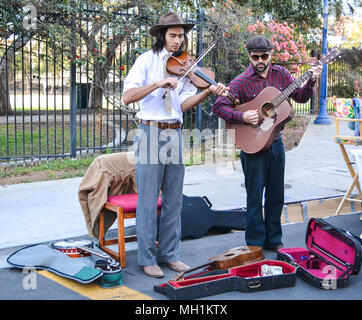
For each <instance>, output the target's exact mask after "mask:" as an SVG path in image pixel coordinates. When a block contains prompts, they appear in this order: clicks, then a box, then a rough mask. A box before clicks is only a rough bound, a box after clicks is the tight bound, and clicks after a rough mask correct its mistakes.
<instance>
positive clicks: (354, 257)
mask: <svg viewBox="0 0 362 320" xmlns="http://www.w3.org/2000/svg"><path fill="white" fill-rule="evenodd" d="M305 242H306V246H307V248H298V247H295V248H282V249H279V250H278V259H279V260H283V261H287V262H289V263H291V264H293V265H295V266H297V267H298V269H297V275H298V276H299V277H300V278H301V279H303V280H304V281H306V282H307V283H309V284H311V285H312V286H314V287H317V288H321V289H337V288H342V287H346V286H347V285H348V281H349V276H350V275H356V274H358V272H359V270H360V267H361V242H360V241H359V240H358V239H357V238H356V237H354V236H353V235H351V234H350V233H348V232H347V231H344V230H341V229H339V228H336V227H334V226H333V225H331V224H329V223H327V222H326V221H324V220H322V219H317V218H311V219H310V220H309V222H308V227H307V232H306V237H305Z"/></svg>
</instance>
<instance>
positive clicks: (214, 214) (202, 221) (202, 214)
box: [157, 195, 246, 239]
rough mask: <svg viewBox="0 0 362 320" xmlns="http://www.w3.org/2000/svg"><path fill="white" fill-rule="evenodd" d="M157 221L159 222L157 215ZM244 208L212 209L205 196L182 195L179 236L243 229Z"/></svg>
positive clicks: (186, 236)
mask: <svg viewBox="0 0 362 320" xmlns="http://www.w3.org/2000/svg"><path fill="white" fill-rule="evenodd" d="M157 218H158V223H159V216H158V217H157ZM245 227H246V209H245V208H235V209H228V210H214V209H212V203H211V201H210V200H209V199H208V198H207V197H206V196H203V197H188V196H185V195H183V203H182V211H181V238H182V239H184V238H202V237H204V236H206V235H207V234H208V233H228V232H230V231H231V230H245Z"/></svg>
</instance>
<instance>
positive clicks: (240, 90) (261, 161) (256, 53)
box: [213, 36, 322, 250]
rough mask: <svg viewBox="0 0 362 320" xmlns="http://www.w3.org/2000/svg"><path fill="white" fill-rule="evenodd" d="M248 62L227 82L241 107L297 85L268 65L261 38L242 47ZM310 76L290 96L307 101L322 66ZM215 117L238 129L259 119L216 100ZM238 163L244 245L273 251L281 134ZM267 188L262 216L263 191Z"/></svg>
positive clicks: (280, 198) (268, 47) (269, 47)
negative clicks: (243, 200)
mask: <svg viewBox="0 0 362 320" xmlns="http://www.w3.org/2000/svg"><path fill="white" fill-rule="evenodd" d="M246 48H247V50H248V55H249V59H250V65H249V67H248V69H247V70H246V71H245V72H243V73H242V74H240V75H238V76H237V77H236V78H235V79H234V80H232V81H231V82H230V84H229V86H228V87H229V88H230V89H229V93H230V94H231V95H233V96H234V98H236V99H239V101H240V103H241V104H243V103H246V102H248V101H250V100H252V99H254V98H255V97H256V96H257V95H258V94H259V93H260V92H261V91H262V90H263V89H264V88H266V87H270V86H271V87H275V88H277V89H279V90H280V91H282V90H284V89H285V88H286V87H288V86H289V85H290V84H291V83H293V82H294V81H295V79H294V77H293V76H292V75H291V74H290V72H289V71H288V70H287V69H285V68H283V67H281V66H277V65H273V64H271V63H270V61H271V58H272V54H273V44H272V43H271V42H270V41H269V39H267V38H266V37H264V36H256V37H253V38H252V39H250V40H249V41H248V43H247V45H246ZM309 71H310V72H311V73H312V78H311V79H309V80H308V81H307V82H306V84H305V85H304V86H303V87H302V88H298V89H296V90H295V91H294V92H293V93H292V94H291V95H290V97H291V98H292V99H293V100H295V101H296V102H301V103H305V102H307V101H308V100H309V99H310V98H311V97H312V95H313V88H314V84H315V81H316V79H317V78H318V77H320V75H321V72H322V66H318V67H312V68H311V69H310V70H309ZM213 113H214V114H215V115H216V116H218V117H220V118H222V119H224V120H226V121H233V122H236V123H239V124H240V125H250V124H251V125H254V126H256V125H257V124H258V121H259V114H258V111H257V110H247V111H245V112H242V111H237V110H234V109H233V108H232V101H231V100H230V99H228V98H227V97H222V96H219V97H218V98H217V100H216V101H215V103H214V105H213ZM240 159H241V164H242V168H243V172H244V176H245V188H246V193H247V200H246V201H247V224H246V231H245V241H246V244H247V245H248V246H249V245H250V246H262V247H264V248H265V249H269V250H277V249H279V248H282V247H283V244H282V228H281V221H280V217H281V213H282V209H283V205H284V171H285V151H284V145H283V141H282V139H281V134H278V135H277V136H276V138H275V140H274V142H273V143H272V145H271V147H270V148H268V149H267V150H263V151H261V152H257V153H254V154H250V153H246V152H244V151H241V153H240ZM264 189H265V201H264V216H265V218H263V212H262V207H263V193H264Z"/></svg>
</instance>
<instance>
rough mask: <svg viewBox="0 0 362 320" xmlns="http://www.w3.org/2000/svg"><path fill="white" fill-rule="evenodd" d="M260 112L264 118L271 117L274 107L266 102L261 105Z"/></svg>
mask: <svg viewBox="0 0 362 320" xmlns="http://www.w3.org/2000/svg"><path fill="white" fill-rule="evenodd" d="M261 114H262V116H263V117H264V118H272V117H274V116H275V114H276V110H275V107H274V106H273V105H272V104H271V103H266V104H264V105H263V106H262V107H261Z"/></svg>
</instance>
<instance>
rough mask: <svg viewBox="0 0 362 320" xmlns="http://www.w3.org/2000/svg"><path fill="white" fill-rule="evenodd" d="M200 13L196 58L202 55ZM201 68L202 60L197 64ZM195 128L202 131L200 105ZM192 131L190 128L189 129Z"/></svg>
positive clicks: (198, 12) (199, 14) (199, 17)
mask: <svg viewBox="0 0 362 320" xmlns="http://www.w3.org/2000/svg"><path fill="white" fill-rule="evenodd" d="M201 23H202V11H201V9H200V8H199V9H198V10H197V56H199V55H200V54H201V53H202V25H201ZM198 65H199V67H202V60H201V61H200V62H199V63H198ZM195 125H196V128H197V129H198V130H200V131H202V105H201V103H200V104H199V105H198V106H197V107H196V124H195ZM191 129H192V128H191Z"/></svg>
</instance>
